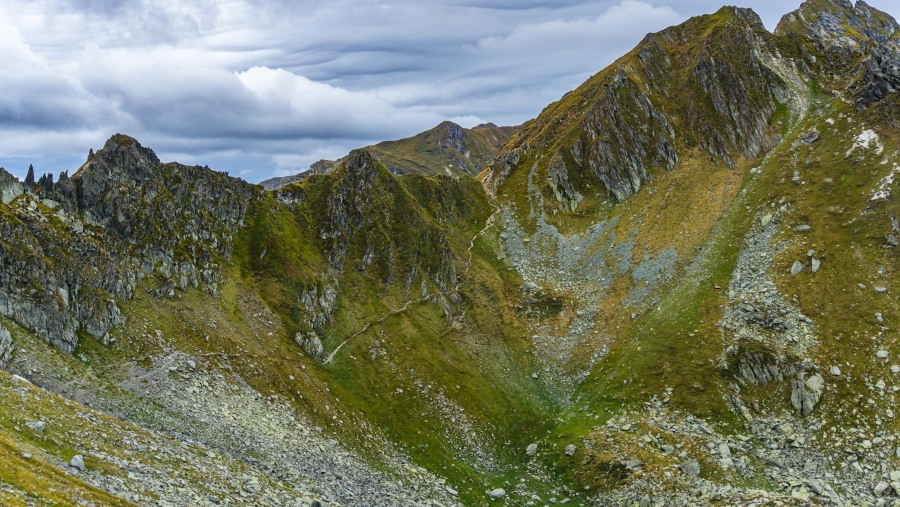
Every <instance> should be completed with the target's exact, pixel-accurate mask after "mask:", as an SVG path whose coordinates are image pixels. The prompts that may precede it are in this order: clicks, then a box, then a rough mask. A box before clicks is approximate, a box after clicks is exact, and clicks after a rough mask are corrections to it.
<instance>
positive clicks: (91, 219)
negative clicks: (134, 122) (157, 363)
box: [0, 134, 259, 353]
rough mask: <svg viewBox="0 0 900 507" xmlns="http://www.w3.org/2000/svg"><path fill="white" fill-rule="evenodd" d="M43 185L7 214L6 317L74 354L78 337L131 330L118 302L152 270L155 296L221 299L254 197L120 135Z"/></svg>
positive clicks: (0, 309) (3, 222)
mask: <svg viewBox="0 0 900 507" xmlns="http://www.w3.org/2000/svg"><path fill="white" fill-rule="evenodd" d="M44 181H45V183H46V184H41V185H35V186H34V187H32V188H31V189H30V190H29V191H28V192H27V193H26V195H25V196H24V197H22V198H20V199H17V200H16V202H15V203H14V205H12V206H10V213H9V214H3V215H2V216H0V237H3V238H4V241H5V243H6V244H7V245H10V246H11V248H3V249H0V313H2V314H3V315H6V316H7V317H10V318H12V319H14V320H15V321H17V322H18V323H19V324H21V325H22V326H23V327H26V328H28V329H30V330H32V331H34V332H35V333H37V334H38V335H39V336H42V337H43V338H45V339H46V340H48V341H49V342H50V343H52V344H53V345H54V346H56V347H57V348H59V349H60V350H62V351H64V352H67V353H71V352H73V351H74V350H75V347H76V346H77V344H78V333H80V332H83V333H86V334H88V335H91V336H93V337H95V338H96V339H97V340H99V341H101V342H103V343H107V342H108V340H109V336H108V332H109V331H110V329H112V328H113V327H116V326H121V325H122V324H124V319H123V317H122V315H121V312H120V311H119V307H118V304H117V301H121V300H127V299H130V298H131V297H132V296H133V293H134V290H135V288H136V286H137V283H138V282H139V281H141V280H143V279H146V278H147V277H148V276H149V275H151V274H152V275H153V277H152V280H153V284H151V286H150V290H151V291H152V292H153V293H154V294H156V295H159V296H169V297H174V295H175V290H185V289H187V288H188V287H194V288H198V289H202V290H204V291H206V292H208V293H211V294H215V293H216V292H217V291H218V285H219V284H220V283H221V275H220V271H221V269H220V266H221V265H222V263H223V262H224V261H225V260H226V259H228V258H229V257H230V256H231V250H232V238H233V236H234V234H235V233H236V231H237V230H238V228H239V227H240V226H241V225H242V224H243V219H244V215H245V214H246V211H247V209H248V206H249V203H250V200H251V198H252V197H253V196H255V195H257V194H258V193H259V189H258V187H256V186H254V185H250V184H249V183H246V182H244V181H241V180H238V179H235V178H230V177H228V176H227V175H225V174H223V173H217V172H214V171H211V170H209V169H208V168H202V167H187V166H181V165H178V164H161V163H160V161H159V159H158V158H157V157H156V155H155V154H154V153H153V151H152V150H150V149H148V148H144V147H142V146H141V145H140V144H139V143H138V142H137V141H135V140H134V139H132V138H130V137H128V136H124V135H118V134H117V135H115V136H113V137H112V138H110V139H109V141H107V142H106V144H105V145H104V147H103V149H102V150H99V151H98V152H97V153H96V154H93V153H92V154H91V156H90V157H89V159H88V161H87V162H86V163H85V164H84V165H83V166H82V168H81V169H80V170H79V171H78V173H76V174H75V175H73V176H72V177H71V178H69V177H68V176H66V175H63V176H61V177H60V179H59V181H58V182H57V183H56V184H53V183H52V180H50V179H45V180H44ZM38 202H40V204H41V206H40V207H39V206H38ZM4 206H5V205H4ZM47 210H49V211H47ZM13 217H14V218H13Z"/></svg>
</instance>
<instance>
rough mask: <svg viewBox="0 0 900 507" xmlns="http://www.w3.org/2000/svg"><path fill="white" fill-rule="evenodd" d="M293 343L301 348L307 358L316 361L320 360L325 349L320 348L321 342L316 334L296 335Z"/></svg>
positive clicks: (309, 332)
mask: <svg viewBox="0 0 900 507" xmlns="http://www.w3.org/2000/svg"><path fill="white" fill-rule="evenodd" d="M294 341H296V342H297V344H298V345H300V347H301V348H303V350H304V351H305V352H306V353H307V355H309V357H311V358H313V359H314V360H316V361H320V360H321V359H322V354H324V352H325V349H324V347H323V346H322V340H320V339H319V337H318V336H317V335H316V333H313V332H311V331H307V332H305V333H303V332H301V333H297V336H295V337H294Z"/></svg>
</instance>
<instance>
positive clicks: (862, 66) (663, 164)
mask: <svg viewBox="0 0 900 507" xmlns="http://www.w3.org/2000/svg"><path fill="white" fill-rule="evenodd" d="M898 89H900V25H898V24H897V22H896V20H894V19H893V18H892V17H891V16H889V15H888V14H886V13H884V12H881V11H878V10H876V9H874V8H872V7H870V6H868V5H867V4H866V3H865V2H863V1H861V0H860V1H857V2H856V3H855V4H853V3H851V2H849V1H848V0H807V1H806V2H804V3H803V4H802V5H801V6H800V7H799V9H798V10H795V11H793V12H791V13H788V14H786V15H785V16H784V17H783V18H782V20H781V22H780V23H779V24H778V26H777V28H776V29H775V31H774V32H769V31H768V30H766V28H765V27H764V25H763V23H762V22H761V20H760V18H759V17H758V16H757V15H756V14H755V13H754V12H753V11H752V10H750V9H743V8H735V7H724V8H722V9H720V10H719V11H717V12H715V13H713V14H709V15H704V16H698V17H695V18H692V19H690V20H688V21H686V22H685V23H683V24H681V25H678V26H674V27H671V28H667V29H665V30H663V31H661V32H658V33H653V34H649V35H647V36H646V37H645V38H644V39H643V41H641V43H640V44H638V46H636V47H635V48H634V49H633V50H632V51H630V52H629V53H627V54H625V55H623V56H622V57H621V58H620V59H618V60H617V61H616V62H614V63H613V64H612V65H611V66H609V67H607V68H605V69H603V70H601V71H600V72H598V73H597V74H596V75H594V76H592V77H591V78H590V79H588V80H587V81H586V82H585V83H584V84H582V85H581V86H579V87H578V88H577V89H575V90H573V91H571V92H569V93H567V94H566V95H564V96H563V97H561V98H560V100H559V101H557V102H555V103H553V104H550V105H549V106H547V107H546V108H545V109H544V110H543V111H542V112H541V113H540V115H538V116H537V117H536V118H535V119H533V120H530V121H528V122H526V123H525V124H524V125H522V126H519V127H497V126H495V125H491V124H487V125H481V126H478V127H475V128H473V129H464V128H462V127H459V126H458V125H455V124H453V123H450V122H445V123H442V124H440V125H438V126H437V127H435V128H434V129H432V130H429V131H427V132H424V133H422V134H419V135H417V136H414V137H412V138H408V139H403V140H399V141H388V142H384V143H380V144H377V145H374V146H370V147H367V148H361V149H358V150H354V151H352V152H351V153H349V154H348V155H346V156H345V157H343V158H341V159H340V160H337V161H333V162H331V161H321V162H319V163H316V164H314V165H313V167H311V168H310V170H309V171H306V172H304V173H301V174H298V175H296V176H290V177H287V178H282V179H275V180H268V181H266V182H264V183H263V184H261V185H255V184H251V183H248V182H245V181H243V180H240V179H238V178H234V177H231V176H229V175H227V174H225V173H221V172H216V171H214V170H211V169H209V168H208V167H201V166H185V165H181V164H178V163H164V162H162V161H160V160H159V158H158V157H157V155H156V154H155V153H154V151H153V150H152V149H150V148H147V147H144V146H142V145H141V144H140V142H139V141H138V140H136V139H134V138H131V137H129V136H127V135H123V134H116V135H114V136H112V137H111V138H110V139H109V140H108V141H107V142H106V143H105V145H104V146H103V147H102V148H101V149H99V150H97V151H96V152H94V151H91V152H90V155H89V156H88V159H87V160H86V161H85V163H84V164H83V165H82V166H81V167H80V168H78V169H77V170H74V171H73V172H72V174H71V175H69V174H68V173H62V174H60V175H59V176H58V177H57V178H56V181H54V177H53V175H44V176H43V177H40V178H37V179H36V178H35V177H34V176H33V175H30V176H29V178H27V179H26V181H24V182H21V181H19V180H17V179H16V178H15V177H13V176H12V175H10V174H9V173H7V172H6V171H4V170H0V198H2V203H0V365H2V366H3V367H4V370H0V426H2V428H3V431H2V432H0V457H2V461H3V462H4V463H5V464H6V465H5V466H3V467H0V504H3V505H185V506H188V505H190V506H194V505H296V506H303V507H306V506H322V505H329V506H330V505H346V506H363V505H372V506H394V505H421V506H451V505H452V506H457V505H463V506H487V505H521V506H526V505H527V506H533V505H534V506H543V505H554V504H566V505H596V506H607V505H610V506H619V505H629V506H632V505H638V506H641V507H645V506H662V505H665V506H669V505H685V506H687V505H848V506H849V505H874V506H887V505H900V419H898V417H900V414H898V413H896V412H897V410H898V409H897V407H898V398H900V320H898V319H900V299H898V298H897V296H896V294H897V293H898V291H900V276H898V269H900V262H898V255H900V239H898V238H900V199H898V198H897V194H896V192H897V191H898V190H900V189H898V188H897V181H898V175H900V129H898V127H900V122H898V118H900V107H898V106H900V97H898V93H897V91H898Z"/></svg>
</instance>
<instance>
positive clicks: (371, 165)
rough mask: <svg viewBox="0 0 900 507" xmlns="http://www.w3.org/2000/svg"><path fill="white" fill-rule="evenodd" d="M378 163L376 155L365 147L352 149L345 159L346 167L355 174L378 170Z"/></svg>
mask: <svg viewBox="0 0 900 507" xmlns="http://www.w3.org/2000/svg"><path fill="white" fill-rule="evenodd" d="M376 164H377V161H376V160H375V157H373V156H372V154H371V153H369V150H366V149H364V148H361V149H357V150H353V151H351V152H350V154H348V155H347V158H346V159H345V160H344V167H346V168H347V171H349V172H350V173H351V174H354V175H364V174H367V173H371V172H373V171H375V170H376Z"/></svg>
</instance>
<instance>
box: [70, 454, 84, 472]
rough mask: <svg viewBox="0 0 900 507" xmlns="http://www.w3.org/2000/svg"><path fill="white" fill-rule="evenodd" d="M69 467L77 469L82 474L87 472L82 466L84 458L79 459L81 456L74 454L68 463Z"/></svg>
mask: <svg viewBox="0 0 900 507" xmlns="http://www.w3.org/2000/svg"><path fill="white" fill-rule="evenodd" d="M69 466H70V467H72V468H77V469H78V470H81V471H82V472H84V471H85V470H87V467H85V466H84V458H83V457H81V454H76V455H75V456H73V457H72V460H71V461H69Z"/></svg>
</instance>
